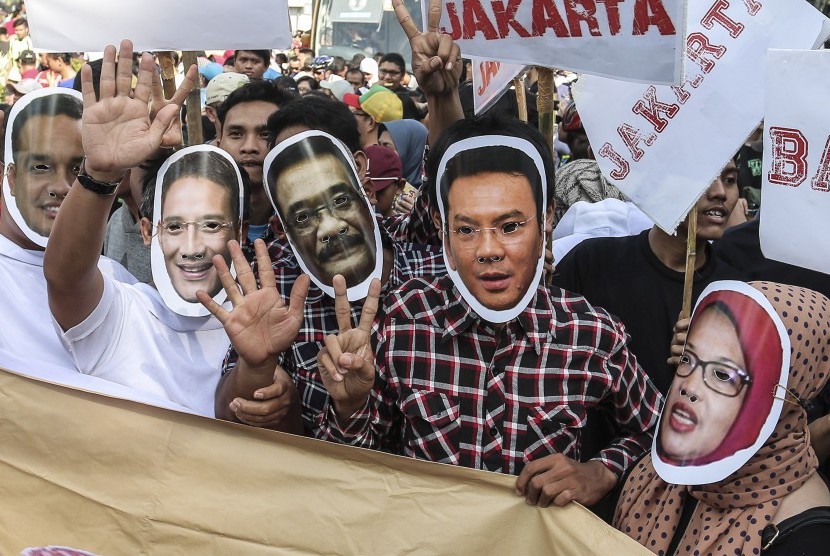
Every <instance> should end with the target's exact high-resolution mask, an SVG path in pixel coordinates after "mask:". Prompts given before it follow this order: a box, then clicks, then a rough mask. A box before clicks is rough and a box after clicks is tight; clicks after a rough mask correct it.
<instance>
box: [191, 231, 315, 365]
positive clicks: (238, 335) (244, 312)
mask: <svg viewBox="0 0 830 556" xmlns="http://www.w3.org/2000/svg"><path fill="white" fill-rule="evenodd" d="M228 248H229V250H230V253H231V258H232V260H233V264H234V266H235V267H236V278H237V281H238V282H239V286H237V283H236V282H235V281H234V279H233V276H232V275H231V272H230V270H229V269H228V265H227V264H225V260H224V259H223V258H222V256H221V255H216V256H215V257H214V258H213V265H214V266H215V267H216V270H217V272H218V274H219V280H220V281H221V282H222V286H223V287H224V288H225V292H226V293H227V294H228V299H229V300H230V302H231V303H232V304H233V310H231V311H227V310H226V309H225V308H224V307H222V306H221V305H219V304H218V303H216V302H215V301H214V300H213V299H212V298H211V297H210V296H209V295H208V294H207V293H206V292H204V291H199V292H197V293H196V297H197V299H198V300H199V302H200V303H201V304H202V305H204V306H205V307H206V308H207V309H208V311H210V312H211V313H212V314H213V315H214V316H215V317H216V318H217V319H219V322H221V323H222V325H223V326H224V327H225V332H227V334H228V338H230V340H231V343H232V344H233V347H234V348H235V349H236V352H237V353H238V354H239V357H240V358H241V359H242V360H244V362H245V363H247V365H248V366H249V367H251V368H257V369H263V370H265V371H266V372H267V373H268V374H269V376H270V374H272V373H273V372H274V368H275V366H276V360H277V356H278V355H279V354H280V353H282V352H284V351H286V350H287V349H288V348H289V347H290V346H291V343H292V342H293V341H294V340H295V339H296V338H297V334H298V333H299V331H300V326H301V325H302V323H303V306H304V305H305V299H306V296H307V295H308V287H309V278H308V276H306V275H302V276H300V277H299V278H297V281H296V282H294V285H293V286H292V288H291V299H290V302H289V304H288V305H286V304H285V302H284V301H283V299H282V296H280V294H279V291H277V286H276V279H275V278H274V270H273V268H272V267H271V257H270V256H269V255H268V248H267V247H266V246H265V242H264V241H262V240H261V239H257V240H256V241H255V242H254V250H255V251H256V257H257V264H258V267H259V268H258V270H259V280H260V285H261V287H260V288H257V283H256V277H255V276H254V273H253V271H252V270H251V265H249V264H248V262H247V261H246V260H245V256H244V255H243V254H242V249H240V247H239V243H237V242H236V241H235V240H231V241H230V242H228ZM240 287H241V292H240Z"/></svg>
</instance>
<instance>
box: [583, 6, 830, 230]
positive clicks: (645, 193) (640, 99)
mask: <svg viewBox="0 0 830 556" xmlns="http://www.w3.org/2000/svg"><path fill="white" fill-rule="evenodd" d="M828 23H830V20H828V19H827V18H826V17H824V16H823V15H822V14H821V13H820V12H819V11H818V10H816V9H815V8H814V7H813V6H811V5H809V4H808V3H807V2H773V1H772V0H743V1H742V2H739V1H732V2H728V1H727V0H693V1H692V2H690V5H689V19H688V36H687V37H686V62H687V63H686V75H685V78H684V81H683V83H682V84H681V85H679V86H673V87H661V86H656V85H634V84H631V83H625V82H620V81H614V80H609V79H604V78H598V77H594V76H588V77H585V78H583V79H580V80H579V82H578V83H577V86H576V89H575V93H576V100H577V106H578V107H579V114H580V116H581V117H582V123H583V125H584V126H585V130H586V131H587V133H588V138H589V139H590V141H591V146H592V148H593V152H594V154H595V155H596V157H597V162H598V163H599V165H600V168H601V170H602V173H603V175H604V176H605V177H606V178H607V179H608V180H609V181H610V182H611V183H613V184H614V185H616V186H617V187H618V188H619V189H620V190H622V191H623V193H625V194H626V195H627V196H628V197H629V198H630V199H631V200H632V201H633V202H634V203H635V204H636V205H637V206H638V207H640V209H642V210H643V212H645V213H646V214H648V215H649V216H650V217H651V218H652V220H654V222H655V223H656V224H657V225H659V226H660V227H661V228H663V229H664V230H666V231H667V232H672V231H674V230H675V228H676V227H677V225H678V224H679V223H680V222H681V221H682V220H683V218H684V217H685V216H686V214H687V213H688V212H689V209H690V208H691V207H692V206H693V205H694V204H695V202H696V201H697V199H698V198H699V197H700V195H701V194H702V193H703V191H704V190H705V189H706V188H707V187H708V186H709V184H710V183H711V182H712V180H713V179H714V178H715V177H716V176H717V175H718V174H719V173H720V171H721V169H722V168H723V166H724V165H725V164H726V162H727V161H728V160H729V158H730V157H731V156H732V155H733V154H734V153H735V151H736V150H737V149H738V148H739V147H740V145H741V143H743V141H744V140H745V139H746V138H747V137H748V136H749V134H750V133H751V132H752V131H753V130H754V129H755V127H756V126H757V125H758V121H759V120H760V119H761V118H762V117H763V85H764V83H763V75H762V74H761V72H759V71H758V68H760V67H762V64H763V57H764V55H765V54H766V51H767V49H768V48H802V49H809V48H816V47H817V46H818V45H820V44H821V43H822V42H823V41H824V39H825V38H826V37H827V36H828V34H830V28H828Z"/></svg>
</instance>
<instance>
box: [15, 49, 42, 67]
mask: <svg viewBox="0 0 830 556" xmlns="http://www.w3.org/2000/svg"><path fill="white" fill-rule="evenodd" d="M17 59H18V60H20V62H21V63H24V64H34V63H36V62H37V55H36V54H35V53H34V52H32V51H31V50H24V51H23V52H21V53H20V56H19V57H18V58H17Z"/></svg>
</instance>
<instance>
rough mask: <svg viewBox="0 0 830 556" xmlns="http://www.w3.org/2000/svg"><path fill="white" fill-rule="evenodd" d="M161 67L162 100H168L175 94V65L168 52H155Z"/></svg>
mask: <svg viewBox="0 0 830 556" xmlns="http://www.w3.org/2000/svg"><path fill="white" fill-rule="evenodd" d="M156 56H157V57H158V61H159V65H160V66H161V85H162V87H163V88H164V98H166V99H167V100H170V99H171V98H173V95H175V94H176V65H175V64H174V63H173V53H172V52H170V51H165V52H157V53H156Z"/></svg>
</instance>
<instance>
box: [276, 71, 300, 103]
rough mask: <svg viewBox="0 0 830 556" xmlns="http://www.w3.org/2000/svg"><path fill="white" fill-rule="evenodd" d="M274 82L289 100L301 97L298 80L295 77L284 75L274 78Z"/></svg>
mask: <svg viewBox="0 0 830 556" xmlns="http://www.w3.org/2000/svg"><path fill="white" fill-rule="evenodd" d="M273 83H274V86H275V87H276V88H277V89H279V90H280V91H282V93H283V94H284V95H285V96H286V97H287V98H288V99H289V100H293V99H295V98H299V96H300V92H299V91H298V90H297V82H296V81H294V78H293V77H289V76H287V75H282V76H280V77H277V78H276V79H274V81H273Z"/></svg>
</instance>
